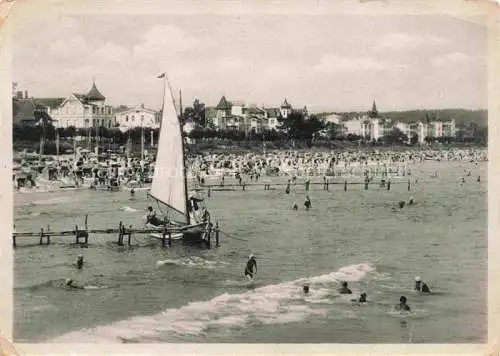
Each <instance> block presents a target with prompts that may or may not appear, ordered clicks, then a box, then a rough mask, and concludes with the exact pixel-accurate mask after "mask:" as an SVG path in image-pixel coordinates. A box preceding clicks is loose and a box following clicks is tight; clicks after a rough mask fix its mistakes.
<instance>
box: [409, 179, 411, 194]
mask: <svg viewBox="0 0 500 356" xmlns="http://www.w3.org/2000/svg"><path fill="white" fill-rule="evenodd" d="M410 189H411V182H410V180H409V179H408V191H410Z"/></svg>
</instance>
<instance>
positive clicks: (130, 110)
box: [106, 105, 156, 114]
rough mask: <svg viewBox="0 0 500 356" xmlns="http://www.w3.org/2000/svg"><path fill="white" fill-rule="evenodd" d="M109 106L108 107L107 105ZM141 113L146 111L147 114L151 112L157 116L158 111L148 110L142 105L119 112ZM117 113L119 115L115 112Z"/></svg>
mask: <svg viewBox="0 0 500 356" xmlns="http://www.w3.org/2000/svg"><path fill="white" fill-rule="evenodd" d="M106 106H107V105H106ZM140 111H145V112H149V113H152V114H156V111H154V110H153V109H148V108H145V107H144V106H142V105H137V106H134V107H133V108H128V109H126V110H121V111H119V113H122V114H124V113H129V112H130V113H132V112H134V113H135V112H140ZM115 113H118V112H117V111H115Z"/></svg>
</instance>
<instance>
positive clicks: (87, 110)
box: [51, 83, 115, 128]
mask: <svg viewBox="0 0 500 356" xmlns="http://www.w3.org/2000/svg"><path fill="white" fill-rule="evenodd" d="M105 101H106V98H105V97H104V95H102V94H101V93H100V92H99V90H98V89H97V87H96V85H95V83H93V84H92V88H91V89H90V90H89V92H88V93H87V94H77V93H73V94H71V95H70V96H69V97H67V98H66V99H64V101H63V102H62V103H61V104H60V105H59V106H58V107H56V108H54V109H53V110H51V116H52V118H53V119H54V126H56V127H69V126H74V127H75V128H90V127H107V128H112V127H115V117H114V114H113V108H112V107H111V106H109V105H106V104H105Z"/></svg>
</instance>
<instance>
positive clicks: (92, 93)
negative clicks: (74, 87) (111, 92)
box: [87, 83, 106, 101]
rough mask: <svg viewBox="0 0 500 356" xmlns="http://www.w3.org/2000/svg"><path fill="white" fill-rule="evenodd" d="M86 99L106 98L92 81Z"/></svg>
mask: <svg viewBox="0 0 500 356" xmlns="http://www.w3.org/2000/svg"><path fill="white" fill-rule="evenodd" d="M87 99H88V100H91V101H94V100H105V99H106V98H105V97H104V95H102V94H101V93H100V92H99V90H98V89H97V87H96V86H95V83H93V84H92V88H91V89H90V91H89V92H88V93H87Z"/></svg>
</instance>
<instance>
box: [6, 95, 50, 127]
mask: <svg viewBox="0 0 500 356" xmlns="http://www.w3.org/2000/svg"><path fill="white" fill-rule="evenodd" d="M40 120H44V121H46V122H51V121H54V120H53V119H52V118H51V117H50V115H49V114H47V113H46V112H45V111H43V110H40V109H37V104H36V102H35V101H34V99H13V100H12V123H13V124H27V123H31V124H33V123H38V122H39V121H40Z"/></svg>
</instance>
